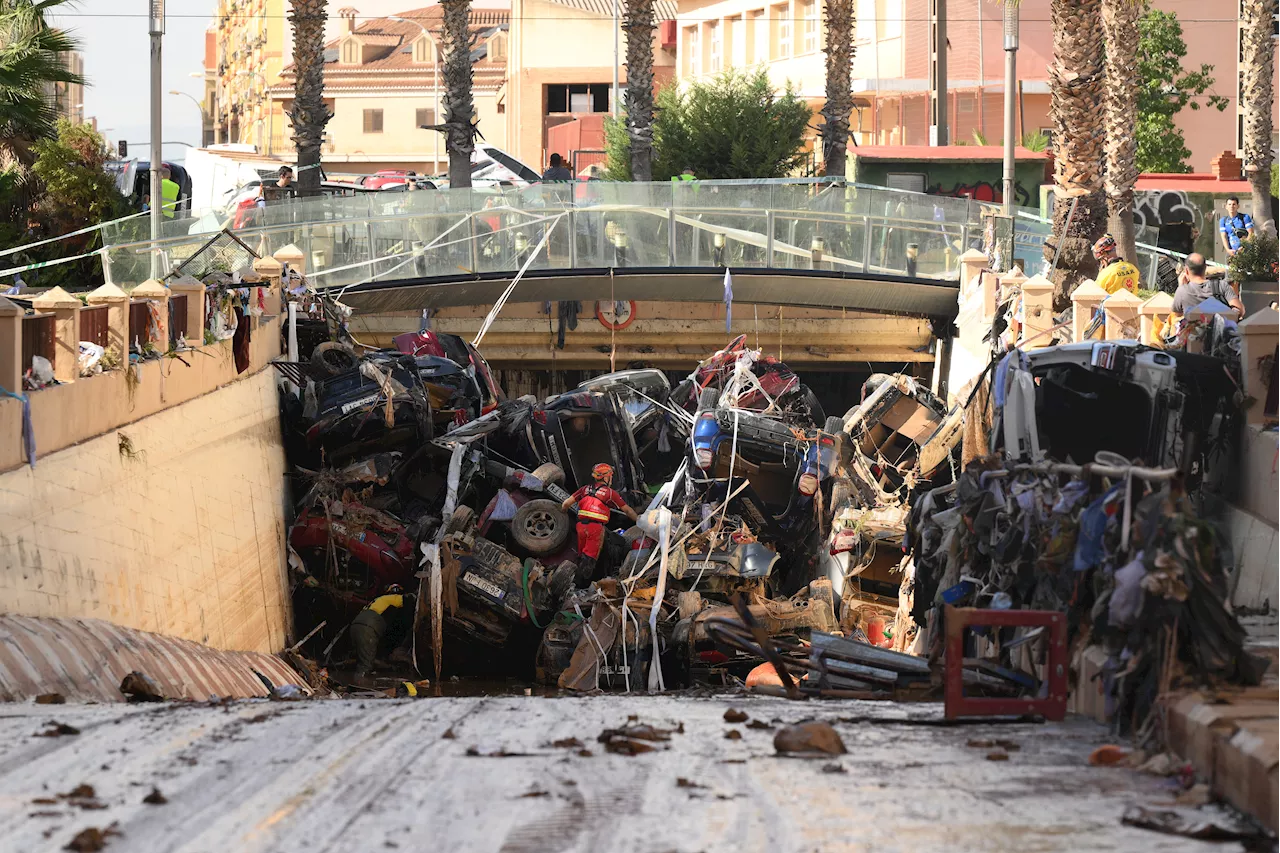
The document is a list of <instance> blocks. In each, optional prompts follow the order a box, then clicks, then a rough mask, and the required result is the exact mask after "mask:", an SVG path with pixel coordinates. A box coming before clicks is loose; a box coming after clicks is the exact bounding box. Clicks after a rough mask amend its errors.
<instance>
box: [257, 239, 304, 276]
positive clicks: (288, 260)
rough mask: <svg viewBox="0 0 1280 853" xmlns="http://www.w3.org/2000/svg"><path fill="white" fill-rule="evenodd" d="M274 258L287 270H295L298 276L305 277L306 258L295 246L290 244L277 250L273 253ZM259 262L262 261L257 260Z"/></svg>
mask: <svg viewBox="0 0 1280 853" xmlns="http://www.w3.org/2000/svg"><path fill="white" fill-rule="evenodd" d="M274 257H275V259H276V260H277V261H279V262H280V263H282V264H284V265H286V266H288V267H289V269H291V270H297V272H298V274H299V275H306V273H307V263H306V258H307V256H306V255H304V254H303V253H302V250H301V249H299V248H298V247H297V246H295V245H293V244H292V243H290V244H289V245H287V246H284V247H283V248H281V249H279V250H278V251H277V252H276V253H275V256H274ZM259 260H263V259H261V258H259Z"/></svg>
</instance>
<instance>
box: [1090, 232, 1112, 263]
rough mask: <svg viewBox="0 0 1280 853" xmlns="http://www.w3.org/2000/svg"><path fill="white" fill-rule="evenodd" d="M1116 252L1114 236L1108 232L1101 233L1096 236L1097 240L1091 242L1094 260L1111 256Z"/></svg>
mask: <svg viewBox="0 0 1280 853" xmlns="http://www.w3.org/2000/svg"><path fill="white" fill-rule="evenodd" d="M1115 253H1116V238H1115V237H1112V236H1111V235H1110V234H1103V235H1102V236H1101V237H1099V238H1098V242H1096V243H1094V244H1093V257H1094V259H1096V260H1099V261H1100V260H1102V259H1103V258H1108V257H1112V256H1113V255H1115Z"/></svg>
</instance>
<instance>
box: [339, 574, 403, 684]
mask: <svg viewBox="0 0 1280 853" xmlns="http://www.w3.org/2000/svg"><path fill="white" fill-rule="evenodd" d="M413 599H414V597H413V596H412V595H405V593H404V590H403V589H402V588H401V587H400V585H399V584H391V585H390V586H388V587H387V591H386V593H385V594H383V595H380V596H378V597H377V598H375V599H374V600H373V601H371V602H369V603H368V604H367V605H365V608H364V609H363V610H361V611H360V612H359V613H358V614H357V615H356V618H355V619H354V620H352V622H351V645H352V648H354V649H355V653H356V684H358V685H360V686H362V687H363V686H365V685H367V684H368V683H369V673H370V672H372V671H373V662H374V660H375V659H376V658H377V656H378V649H379V647H381V646H382V645H383V641H384V640H387V638H388V635H390V637H391V639H390V640H389V641H388V645H389V646H390V647H392V648H394V647H395V646H396V645H398V644H399V642H400V640H401V639H403V638H404V636H405V633H406V631H407V629H408V628H409V627H410V626H411V625H412V623H413Z"/></svg>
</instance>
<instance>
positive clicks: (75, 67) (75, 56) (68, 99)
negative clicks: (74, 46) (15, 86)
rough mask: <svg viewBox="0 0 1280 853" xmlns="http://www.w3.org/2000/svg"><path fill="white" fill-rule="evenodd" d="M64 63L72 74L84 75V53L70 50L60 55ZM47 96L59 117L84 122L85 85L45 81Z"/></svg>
mask: <svg viewBox="0 0 1280 853" xmlns="http://www.w3.org/2000/svg"><path fill="white" fill-rule="evenodd" d="M60 58H61V60H62V65H63V67H65V68H66V69H67V70H68V71H70V72H71V73H72V74H79V75H80V76H81V77H83V76H84V55H83V54H82V53H80V51H78V50H70V51H67V52H66V53H63V54H61V55H60ZM44 94H45V97H46V98H47V99H48V100H49V101H50V103H52V104H53V107H54V109H56V110H57V111H58V117H59V118H65V119H70V120H71V121H74V122H82V121H84V120H85V117H84V85H83V84H81V83H45V84H44Z"/></svg>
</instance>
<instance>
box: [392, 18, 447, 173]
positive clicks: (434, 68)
mask: <svg viewBox="0 0 1280 853" xmlns="http://www.w3.org/2000/svg"><path fill="white" fill-rule="evenodd" d="M387 20H388V21H395V22H396V23H398V24H413V25H414V26H415V27H417V28H418V29H420V30H422V34H423V35H424V36H426V38H427V41H429V42H431V52H432V58H433V61H432V63H431V94H432V97H433V98H434V106H433V107H432V109H431V121H432V122H433V123H434V124H439V123H440V43H439V42H437V41H436V39H435V36H433V35H431V33H430V32H429V31H428V30H427V28H426V27H424V26H422V24H420V23H418V22H417V21H411V20H409V19H408V18H401V17H400V16H399V15H392V16H391V17H389V18H387ZM435 138H436V153H435V159H434V160H433V161H432V169H433V171H434V172H439V171H440V132H439V131H435Z"/></svg>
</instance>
